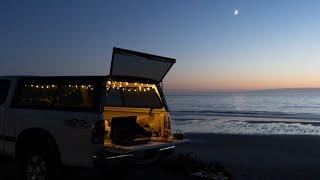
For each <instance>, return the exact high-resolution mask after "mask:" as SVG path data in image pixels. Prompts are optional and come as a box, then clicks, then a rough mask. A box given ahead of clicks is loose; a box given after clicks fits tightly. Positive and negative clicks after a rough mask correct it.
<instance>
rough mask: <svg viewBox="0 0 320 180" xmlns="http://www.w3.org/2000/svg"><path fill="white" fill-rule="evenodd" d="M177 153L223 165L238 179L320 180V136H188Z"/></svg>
mask: <svg viewBox="0 0 320 180" xmlns="http://www.w3.org/2000/svg"><path fill="white" fill-rule="evenodd" d="M187 138H190V139H192V143H190V144H186V145H183V146H180V147H178V148H177V152H181V153H194V154H195V156H197V157H199V158H200V159H202V160H204V161H214V162H220V163H221V164H222V165H223V166H224V167H225V168H226V169H227V170H228V171H230V172H231V174H232V175H233V176H234V177H235V179H319V177H320V171H319V170H318V169H319V167H320V145H319V143H320V136H308V135H305V136H303V135H225V134H208V133H202V134H187Z"/></svg>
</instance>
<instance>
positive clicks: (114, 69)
mask: <svg viewBox="0 0 320 180" xmlns="http://www.w3.org/2000/svg"><path fill="white" fill-rule="evenodd" d="M175 62H176V60H175V59H172V58H167V57H161V56H157V55H151V54H146V53H141V52H136V51H131V50H126V49H120V48H116V47H115V48H113V54H112V61H111V67H110V76H130V77H138V78H145V79H151V80H154V81H156V82H157V83H160V82H161V81H162V79H163V78H164V77H165V76H166V74H167V73H168V71H169V70H170V69H171V67H172V66H173V64H174V63H175Z"/></svg>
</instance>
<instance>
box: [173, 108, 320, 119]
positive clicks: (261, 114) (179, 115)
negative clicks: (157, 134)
mask: <svg viewBox="0 0 320 180" xmlns="http://www.w3.org/2000/svg"><path fill="white" fill-rule="evenodd" d="M171 114H172V115H173V119H176V120H183V118H186V119H201V117H202V118H203V117H207V118H205V119H208V117H211V116H224V117H252V118H276V119H300V120H320V114H314V113H284V112H271V111H214V110H213V111H208V110H199V111H193V110H191V111H188V110H184V111H171ZM186 116H188V117H186ZM190 116H191V117H192V118H191V117H190Z"/></svg>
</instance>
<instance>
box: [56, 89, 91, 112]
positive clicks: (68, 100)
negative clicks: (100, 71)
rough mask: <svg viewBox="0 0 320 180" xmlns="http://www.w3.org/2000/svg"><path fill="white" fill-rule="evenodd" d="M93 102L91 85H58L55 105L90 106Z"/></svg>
mask: <svg viewBox="0 0 320 180" xmlns="http://www.w3.org/2000/svg"><path fill="white" fill-rule="evenodd" d="M94 105H95V103H94V87H93V85H89V84H84V85H62V86H60V89H59V92H58V95H57V99H56V103H55V107H83V108H92V107H93V106H94Z"/></svg>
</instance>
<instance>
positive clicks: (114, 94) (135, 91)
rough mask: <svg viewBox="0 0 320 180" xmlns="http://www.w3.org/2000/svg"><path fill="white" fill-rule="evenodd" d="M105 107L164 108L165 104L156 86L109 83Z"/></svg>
mask: <svg viewBox="0 0 320 180" xmlns="http://www.w3.org/2000/svg"><path fill="white" fill-rule="evenodd" d="M107 84H108V85H107V87H106V95H105V100H104V105H105V106H118V107H136V108H162V107H163V103H162V101H161V99H160V96H159V93H158V92H157V87H156V85H153V84H143V83H128V82H118V83H117V82H115V83H111V82H110V81H108V83H107Z"/></svg>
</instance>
